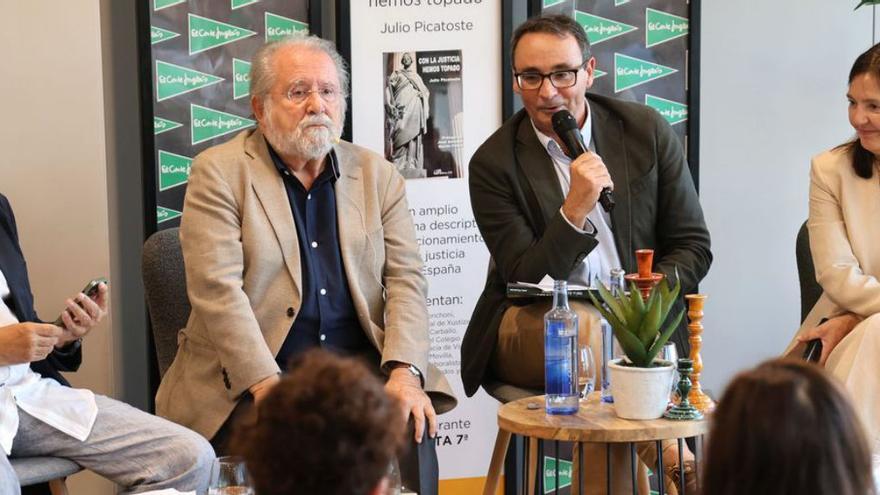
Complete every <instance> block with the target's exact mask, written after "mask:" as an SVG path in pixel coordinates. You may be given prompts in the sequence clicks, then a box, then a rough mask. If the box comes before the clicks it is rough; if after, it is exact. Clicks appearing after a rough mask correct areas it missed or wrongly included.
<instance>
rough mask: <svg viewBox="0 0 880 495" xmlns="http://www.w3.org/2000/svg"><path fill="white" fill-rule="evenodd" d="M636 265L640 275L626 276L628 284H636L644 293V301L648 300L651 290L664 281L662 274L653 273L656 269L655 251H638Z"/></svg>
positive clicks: (631, 274)
mask: <svg viewBox="0 0 880 495" xmlns="http://www.w3.org/2000/svg"><path fill="white" fill-rule="evenodd" d="M636 264H637V265H638V269H639V271H638V273H630V274H628V275H624V277H623V278H624V279H625V280H626V281H627V282H634V283H635V284H636V287H637V288H638V289H639V292H641V293H642V299H644V300H645V301H647V300H648V297H649V296H650V295H651V289H653V288H654V286H655V285H657V284H659V283H660V281H661V280H663V274H662V273H653V268H654V250H653V249H636Z"/></svg>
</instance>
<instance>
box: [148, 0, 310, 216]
mask: <svg viewBox="0 0 880 495" xmlns="http://www.w3.org/2000/svg"><path fill="white" fill-rule="evenodd" d="M149 3H150V6H149V9H150V15H149V22H150V59H149V60H148V61H147V60H144V61H143V62H144V63H149V64H150V68H151V72H152V77H151V78H150V81H151V84H150V85H149V90H150V92H151V97H150V101H151V103H152V105H151V106H150V108H149V109H148V111H147V113H152V118H153V130H152V132H153V150H152V157H149V159H146V160H145V164H146V165H145V167H146V168H147V171H148V173H152V174H154V175H155V206H156V211H155V215H156V226H157V228H158V229H165V228H169V227H176V226H178V225H179V224H180V218H179V217H180V215H181V211H182V210H183V196H184V192H185V191H186V182H187V179H188V178H189V171H190V165H191V163H192V160H193V157H194V156H195V155H197V154H198V153H199V152H201V151H202V150H204V149H205V148H208V147H211V146H213V145H215V144H219V143H222V142H224V141H226V140H228V139H231V138H232V136H234V135H235V133H238V132H240V131H241V130H243V129H247V128H250V127H254V126H255V125H256V121H255V120H254V117H253V115H252V113H251V105H250V98H249V96H250V92H249V71H250V59H251V56H252V55H253V53H254V52H255V51H256V50H257V49H258V48H259V47H260V45H262V44H263V43H265V42H266V41H269V40H273V39H277V38H281V37H283V36H286V35H289V34H293V33H295V32H300V31H308V30H309V25H308V19H309V1H308V0H151V1H150V2H149ZM150 110H151V112H150ZM148 201H149V199H148Z"/></svg>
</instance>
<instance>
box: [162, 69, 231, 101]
mask: <svg viewBox="0 0 880 495" xmlns="http://www.w3.org/2000/svg"><path fill="white" fill-rule="evenodd" d="M222 80H223V78H222V77H217V76H214V75H211V74H205V73H204V72H199V71H197V70H193V69H187V68H186V67H181V66H179V65H174V64H169V63H168V62H163V61H161V60H156V101H157V102H159V101H162V100H167V99H168V98H173V97H175V96H178V95H182V94H184V93H189V92H190V91H195V90H197V89H201V88H204V87H206V86H210V85H212V84H217V83H218V82H220V81H222Z"/></svg>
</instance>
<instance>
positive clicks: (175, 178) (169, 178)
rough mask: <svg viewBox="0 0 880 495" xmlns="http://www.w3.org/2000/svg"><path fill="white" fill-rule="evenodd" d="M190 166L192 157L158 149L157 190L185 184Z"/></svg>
mask: <svg viewBox="0 0 880 495" xmlns="http://www.w3.org/2000/svg"><path fill="white" fill-rule="evenodd" d="M191 168H192V158H190V157H188V156H183V155H178V154H177V153H171V152H169V151H164V150H159V190H160V191H165V190H167V189H171V188H172V187H176V186H179V185H181V184H186V181H187V180H189V172H190V169H191Z"/></svg>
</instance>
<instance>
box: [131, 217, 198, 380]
mask: <svg viewBox="0 0 880 495" xmlns="http://www.w3.org/2000/svg"><path fill="white" fill-rule="evenodd" d="M142 261H143V268H142V274H143V278H144V292H145V294H146V298H147V312H148V313H149V314H150V324H151V326H152V327H153V340H154V342H155V347H156V360H157V361H158V364H159V377H162V376H163V375H164V374H165V372H166V371H167V370H168V367H169V366H171V363H172V361H174V355H175V354H177V333H178V332H179V331H180V330H181V329H182V328H184V327H185V326H186V321H187V320H188V319H189V314H190V312H191V311H192V306H190V304H189V298H188V297H187V295H186V276H185V272H184V266H183V252H182V251H181V249H180V237H179V229H177V228H173V229H166V230H160V231H159V232H156V233H155V234H153V235H151V236H150V238H149V239H147V242H145V243H144V251H143V258H142Z"/></svg>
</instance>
